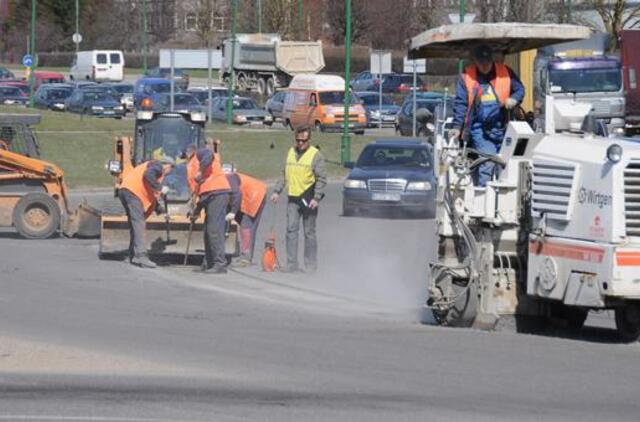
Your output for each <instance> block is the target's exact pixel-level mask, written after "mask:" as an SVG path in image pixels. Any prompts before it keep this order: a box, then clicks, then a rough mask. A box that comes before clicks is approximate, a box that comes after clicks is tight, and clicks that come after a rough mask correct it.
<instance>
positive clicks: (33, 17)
mask: <svg viewBox="0 0 640 422" xmlns="http://www.w3.org/2000/svg"><path fill="white" fill-rule="evenodd" d="M30 50H31V52H30V53H31V57H32V60H33V67H32V69H31V73H30V74H29V107H30V108H33V94H35V92H34V91H35V81H36V77H35V73H36V69H37V68H38V56H37V55H36V0H31V49H30Z"/></svg>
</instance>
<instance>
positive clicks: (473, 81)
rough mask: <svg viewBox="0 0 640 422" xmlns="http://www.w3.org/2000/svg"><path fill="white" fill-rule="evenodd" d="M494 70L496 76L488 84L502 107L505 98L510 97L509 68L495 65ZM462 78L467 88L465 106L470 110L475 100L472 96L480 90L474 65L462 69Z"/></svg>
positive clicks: (499, 64)
mask: <svg viewBox="0 0 640 422" xmlns="http://www.w3.org/2000/svg"><path fill="white" fill-rule="evenodd" d="M495 68H496V75H495V78H494V79H493V80H491V81H490V84H491V86H492V87H493V89H494V91H495V92H496V95H497V96H498V100H499V101H500V105H503V104H504V103H505V102H506V101H507V98H509V95H511V76H510V75H509V68H508V67H507V66H506V65H504V64H502V63H495ZM462 77H463V79H464V84H465V86H466V88H467V96H468V103H467V105H468V107H469V108H471V106H472V105H473V101H474V99H475V95H474V94H475V92H476V91H478V90H479V89H480V84H479V83H478V69H477V68H476V66H475V65H470V66H467V67H466V68H465V69H464V72H463V74H462ZM479 95H482V93H479Z"/></svg>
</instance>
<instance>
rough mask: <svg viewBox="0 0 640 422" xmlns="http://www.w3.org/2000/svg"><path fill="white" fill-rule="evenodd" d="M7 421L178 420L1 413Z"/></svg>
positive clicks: (105, 421)
mask: <svg viewBox="0 0 640 422" xmlns="http://www.w3.org/2000/svg"><path fill="white" fill-rule="evenodd" d="M0 420H6V421H104V422H176V420H175V419H155V418H151V419H149V418H111V417H108V416H38V415H0Z"/></svg>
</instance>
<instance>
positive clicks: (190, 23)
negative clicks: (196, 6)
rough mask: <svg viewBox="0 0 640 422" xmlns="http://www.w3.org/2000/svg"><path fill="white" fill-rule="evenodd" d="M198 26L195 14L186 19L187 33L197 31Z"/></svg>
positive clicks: (188, 15) (187, 16)
mask: <svg viewBox="0 0 640 422" xmlns="http://www.w3.org/2000/svg"><path fill="white" fill-rule="evenodd" d="M197 26H198V16H197V15H196V14H195V13H188V14H187V15H186V16H185V18H184V29H185V31H195V30H196V27H197Z"/></svg>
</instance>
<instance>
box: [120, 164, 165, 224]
mask: <svg viewBox="0 0 640 422" xmlns="http://www.w3.org/2000/svg"><path fill="white" fill-rule="evenodd" d="M148 166H149V162H148V161H147V162H144V163H142V164H139V165H137V166H135V167H134V169H133V170H131V171H130V172H129V173H128V174H126V175H125V176H124V178H123V179H122V184H121V185H120V189H126V190H128V191H129V192H131V193H132V194H134V195H135V196H136V197H137V198H138V199H139V200H140V202H142V208H143V209H144V213H145V215H148V214H149V213H150V211H152V209H153V206H155V204H156V201H157V200H158V192H156V191H154V190H153V189H151V186H149V184H148V183H147V182H146V181H145V180H144V172H145V171H147V167H148ZM162 179H164V176H160V177H159V178H158V179H157V180H158V183H162Z"/></svg>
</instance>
